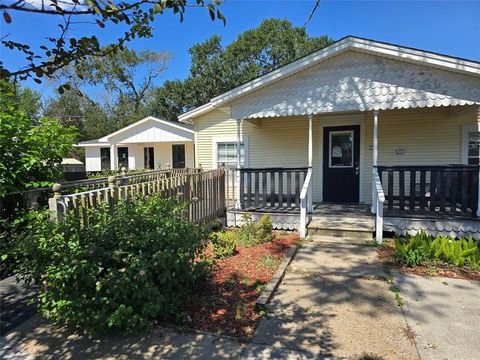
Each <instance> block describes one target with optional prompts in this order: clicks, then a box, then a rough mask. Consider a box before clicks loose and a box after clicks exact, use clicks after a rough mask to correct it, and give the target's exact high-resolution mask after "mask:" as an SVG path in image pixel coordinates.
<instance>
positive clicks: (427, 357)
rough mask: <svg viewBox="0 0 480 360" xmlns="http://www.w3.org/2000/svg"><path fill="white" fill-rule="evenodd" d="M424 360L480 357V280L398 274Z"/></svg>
mask: <svg viewBox="0 0 480 360" xmlns="http://www.w3.org/2000/svg"><path fill="white" fill-rule="evenodd" d="M395 286H397V287H398V288H399V289H400V293H399V294H400V297H401V298H402V299H403V302H404V303H405V305H404V307H403V310H404V312H405V315H406V318H407V322H408V323H409V325H410V327H411V328H412V329H413V331H414V332H415V333H416V335H417V336H416V339H417V348H418V352H419V353H420V356H421V358H422V359H424V360H433V359H438V360H444V359H448V360H472V359H480V282H478V281H469V280H460V279H448V278H430V277H422V276H416V275H407V274H398V273H396V274H395Z"/></svg>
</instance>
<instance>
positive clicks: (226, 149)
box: [217, 142, 245, 168]
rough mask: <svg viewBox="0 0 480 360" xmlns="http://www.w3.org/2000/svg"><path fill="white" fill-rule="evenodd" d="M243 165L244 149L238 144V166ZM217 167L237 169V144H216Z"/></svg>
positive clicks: (242, 145) (241, 144)
mask: <svg viewBox="0 0 480 360" xmlns="http://www.w3.org/2000/svg"><path fill="white" fill-rule="evenodd" d="M244 164H245V147H244V144H243V143H240V166H241V167H243V165H244ZM217 167H219V168H220V167H227V168H236V167H237V143H236V142H218V143H217Z"/></svg>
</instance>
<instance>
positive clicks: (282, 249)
mask: <svg viewBox="0 0 480 360" xmlns="http://www.w3.org/2000/svg"><path fill="white" fill-rule="evenodd" d="M298 241H299V238H298V235H297V234H295V233H290V234H280V233H277V234H275V237H274V239H273V240H272V241H269V242H265V243H262V244H258V245H254V246H242V245H238V246H237V253H236V254H235V255H233V256H230V257H227V258H225V259H222V260H219V261H217V262H216V263H215V265H214V267H213V273H212V278H211V281H210V282H209V284H208V285H207V286H206V287H205V288H204V289H203V291H202V293H200V294H198V295H199V298H198V301H197V302H196V303H195V304H192V306H191V307H190V308H189V309H188V310H187V312H188V320H187V323H186V324H185V325H186V326H189V327H192V328H194V329H198V330H203V331H209V332H215V333H222V334H226V335H231V336H239V337H248V336H249V335H251V334H253V332H254V331H255V327H256V324H257V322H258V321H259V320H260V318H261V314H259V313H257V312H256V311H255V309H254V306H255V301H256V300H257V298H258V297H259V296H260V294H261V292H262V290H263V289H264V287H265V285H266V284H267V283H268V282H269V281H270V280H271V279H272V277H273V275H274V274H275V271H276V270H277V268H278V266H279V264H280V263H281V261H282V259H283V258H284V256H285V255H286V253H287V252H288V249H289V248H290V246H291V245H292V244H293V243H295V242H298Z"/></svg>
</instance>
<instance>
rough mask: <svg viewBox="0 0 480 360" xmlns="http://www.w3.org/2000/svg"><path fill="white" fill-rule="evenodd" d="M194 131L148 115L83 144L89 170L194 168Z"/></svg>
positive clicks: (81, 145)
mask: <svg viewBox="0 0 480 360" xmlns="http://www.w3.org/2000/svg"><path fill="white" fill-rule="evenodd" d="M193 137H194V135H193V129H192V127H191V126H189V125H184V124H179V123H175V122H172V121H166V120H161V119H157V118H155V117H153V116H149V117H147V118H145V119H143V120H140V121H137V122H136V123H133V124H131V125H128V126H126V127H124V128H122V129H120V130H118V131H115V132H113V133H111V134H109V135H106V136H104V137H102V138H100V139H95V140H89V141H82V142H80V143H79V144H78V145H77V146H79V147H84V148H85V167H86V171H87V172H90V171H101V170H105V169H110V170H115V169H121V168H122V167H125V168H127V169H129V170H133V169H166V168H169V167H170V168H185V167H193V166H194V144H193Z"/></svg>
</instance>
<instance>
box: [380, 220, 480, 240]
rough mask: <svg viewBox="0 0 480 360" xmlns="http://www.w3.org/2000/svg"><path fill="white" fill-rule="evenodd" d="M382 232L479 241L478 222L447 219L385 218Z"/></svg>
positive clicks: (479, 223)
mask: <svg viewBox="0 0 480 360" xmlns="http://www.w3.org/2000/svg"><path fill="white" fill-rule="evenodd" d="M383 230H384V231H388V232H393V233H395V234H397V235H407V234H408V235H415V234H417V233H419V232H420V231H421V230H424V231H425V232H426V233H427V234H429V235H432V236H449V237H452V238H468V237H469V236H471V237H472V238H473V239H475V240H480V221H479V220H468V219H458V220H447V219H412V218H399V217H385V218H384V219H383Z"/></svg>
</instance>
